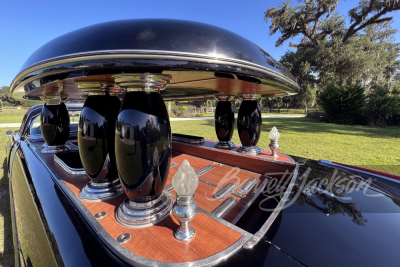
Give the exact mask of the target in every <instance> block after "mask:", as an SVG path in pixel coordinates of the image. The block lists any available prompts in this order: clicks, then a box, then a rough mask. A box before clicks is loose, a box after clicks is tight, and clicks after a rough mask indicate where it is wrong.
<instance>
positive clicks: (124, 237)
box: [117, 233, 131, 244]
mask: <svg viewBox="0 0 400 267" xmlns="http://www.w3.org/2000/svg"><path fill="white" fill-rule="evenodd" d="M129 239H131V235H130V234H128V233H125V234H122V235H119V236H118V238H117V241H118V242H119V243H120V244H124V243H126V242H128V241H129Z"/></svg>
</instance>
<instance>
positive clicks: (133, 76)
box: [112, 73, 171, 91]
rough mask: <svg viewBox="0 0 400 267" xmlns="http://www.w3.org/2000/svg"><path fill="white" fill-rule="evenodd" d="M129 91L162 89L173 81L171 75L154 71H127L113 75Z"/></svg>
mask: <svg viewBox="0 0 400 267" xmlns="http://www.w3.org/2000/svg"><path fill="white" fill-rule="evenodd" d="M112 77H113V78H114V80H115V82H116V83H117V84H118V85H119V86H120V87H122V88H126V90H127V91H160V90H163V89H165V88H166V87H167V86H168V85H169V83H170V82H171V77H170V76H167V75H163V74H152V73H127V74H118V75H114V76H112Z"/></svg>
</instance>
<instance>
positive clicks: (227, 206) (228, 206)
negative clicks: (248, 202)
mask: <svg viewBox="0 0 400 267" xmlns="http://www.w3.org/2000/svg"><path fill="white" fill-rule="evenodd" d="M237 203H239V200H237V199H236V198H234V197H230V198H227V199H225V200H224V201H223V202H222V203H221V204H220V205H219V206H218V207H216V208H215V209H214V210H213V211H212V212H211V213H212V214H214V215H215V216H217V217H220V218H224V217H225V215H226V214H227V213H228V212H230V211H231V210H232V209H233V208H234V207H235V206H236V204H237Z"/></svg>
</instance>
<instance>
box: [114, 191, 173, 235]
mask: <svg viewBox="0 0 400 267" xmlns="http://www.w3.org/2000/svg"><path fill="white" fill-rule="evenodd" d="M172 205H173V201H172V198H170V197H169V196H167V195H165V194H162V195H161V196H160V197H159V198H157V199H155V200H152V201H149V202H145V203H138V202H135V201H134V200H133V199H130V198H126V199H125V200H124V201H123V202H122V203H121V205H120V206H119V208H118V210H117V212H116V213H115V218H116V220H117V221H118V222H119V223H120V224H122V225H123V226H126V227H131V228H142V227H148V226H152V225H154V224H157V223H159V222H161V221H162V220H164V219H165V218H167V217H168V216H169V214H170V212H171V209H172Z"/></svg>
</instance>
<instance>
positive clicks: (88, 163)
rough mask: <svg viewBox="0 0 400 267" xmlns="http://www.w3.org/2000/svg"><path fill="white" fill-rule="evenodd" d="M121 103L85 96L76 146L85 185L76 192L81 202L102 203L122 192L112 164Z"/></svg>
mask: <svg viewBox="0 0 400 267" xmlns="http://www.w3.org/2000/svg"><path fill="white" fill-rule="evenodd" d="M120 107H121V101H120V100H119V98H118V97H117V96H112V95H108V94H105V95H89V96H88V97H87V98H86V101H85V104H84V105H83V109H82V112H81V115H80V119H79V126H78V146H79V155H80V157H81V161H82V165H83V167H84V168H85V171H86V173H87V176H88V177H89V178H90V180H91V182H89V183H88V184H87V185H86V186H85V187H84V188H83V189H82V191H81V192H80V197H81V198H82V199H84V200H87V201H90V200H104V199H108V198H111V197H115V196H118V195H120V194H122V193H123V189H122V187H121V184H120V182H119V180H118V171H117V164H116V161H115V145H114V136H115V122H116V119H117V116H118V112H119V109H120Z"/></svg>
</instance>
